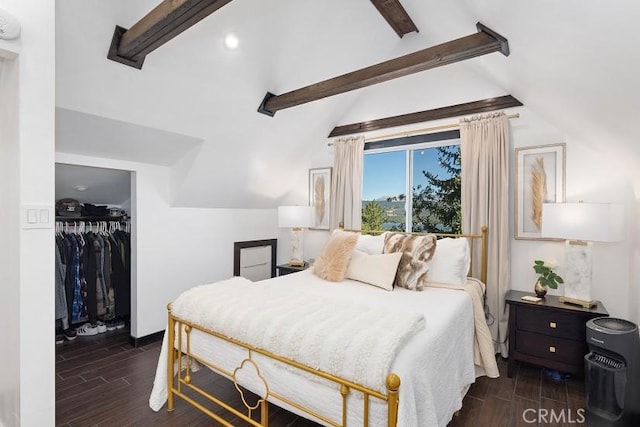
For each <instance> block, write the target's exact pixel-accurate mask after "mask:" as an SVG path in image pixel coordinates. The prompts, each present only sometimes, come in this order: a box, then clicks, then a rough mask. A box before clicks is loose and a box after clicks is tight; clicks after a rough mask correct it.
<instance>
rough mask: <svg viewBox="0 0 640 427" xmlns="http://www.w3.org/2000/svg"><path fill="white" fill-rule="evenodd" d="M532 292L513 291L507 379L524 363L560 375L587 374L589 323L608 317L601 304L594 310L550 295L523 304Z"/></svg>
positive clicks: (510, 311) (507, 299)
mask: <svg viewBox="0 0 640 427" xmlns="http://www.w3.org/2000/svg"><path fill="white" fill-rule="evenodd" d="M525 295H531V296H535V294H533V293H531V292H521V291H514V290H511V291H509V293H508V294H507V297H506V302H507V304H508V305H509V365H508V370H507V376H509V377H512V376H513V374H515V370H516V362H517V361H522V362H527V363H531V364H534V365H538V366H542V367H545V368H549V369H555V370H557V371H560V372H571V373H573V374H576V375H580V376H581V375H583V374H584V360H583V358H584V355H585V354H587V352H588V348H587V341H586V326H585V325H586V323H587V321H588V320H589V319H592V318H594V317H601V316H608V315H609V313H608V312H607V310H606V309H605V308H604V306H603V305H602V303H601V302H600V301H598V302H597V305H596V306H594V307H592V308H591V309H585V308H582V307H580V306H575V305H569V304H564V303H561V302H559V301H558V297H557V296H553V295H547V296H545V297H544V298H543V299H542V301H540V302H535V303H531V302H527V301H523V300H522V299H521V297H523V296H525Z"/></svg>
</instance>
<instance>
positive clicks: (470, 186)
mask: <svg viewBox="0 0 640 427" xmlns="http://www.w3.org/2000/svg"><path fill="white" fill-rule="evenodd" d="M460 141H461V143H460V151H461V162H462V173H461V175H462V177H461V178H462V189H461V193H462V194H461V199H462V230H463V231H464V232H466V233H478V232H479V231H480V227H482V226H483V225H486V226H487V227H489V230H488V242H487V243H488V253H487V256H488V260H489V261H488V269H487V283H486V285H487V308H488V310H489V317H488V320H487V323H489V329H490V330H491V335H492V337H493V341H494V345H495V350H496V352H500V353H501V354H502V356H503V357H507V356H508V347H507V338H508V334H507V323H508V311H507V308H506V304H505V296H506V294H507V291H508V290H509V119H508V117H507V116H506V115H505V114H504V113H498V114H493V115H491V116H484V117H473V118H471V119H469V120H462V121H461V122H460ZM477 249H479V248H477ZM478 252H479V251H478ZM476 255H479V253H478V254H474V259H480V258H479V257H478V258H476ZM475 264H476V265H474V267H478V268H479V265H477V263H475ZM476 277H477V276H476Z"/></svg>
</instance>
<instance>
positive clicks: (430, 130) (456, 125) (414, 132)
mask: <svg viewBox="0 0 640 427" xmlns="http://www.w3.org/2000/svg"><path fill="white" fill-rule="evenodd" d="M519 117H520V114H517V113H516V114H509V115H507V118H508V119H517V118H519ZM452 129H460V123H448V124H445V125H439V126H431V127H426V128H421V129H414V130H408V131H404V132H395V133H387V134H384V135H378V136H373V137H371V138H365V140H364V143H365V144H366V143H367V142H373V141H380V140H383V139H392V138H396V137H406V136H412V135H424V134H427V133H433V132H436V131H441V130H452ZM347 138H348V137H347ZM327 144H328V145H329V146H331V145H333V142H328V143H327Z"/></svg>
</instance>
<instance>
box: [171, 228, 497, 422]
mask: <svg viewBox="0 0 640 427" xmlns="http://www.w3.org/2000/svg"><path fill="white" fill-rule="evenodd" d="M348 231H354V230H348ZM358 232H360V230H358ZM362 233H368V234H379V233H382V232H371V231H363V232H362ZM407 234H409V233H407ZM411 234H426V233H411ZM434 234H436V236H438V237H439V238H440V237H466V238H468V239H469V247H470V253H471V268H470V272H471V271H473V258H474V256H473V254H474V242H475V241H476V240H480V245H481V246H480V247H481V266H480V280H482V282H483V283H486V276H487V227H482V229H481V233H480V234H437V233H434ZM167 310H168V320H169V323H168V337H167V338H168V343H169V345H171V348H170V349H169V351H168V352H167V353H168V361H167V362H168V363H167V384H168V399H167V408H168V410H169V411H173V410H174V405H175V402H174V400H175V397H176V396H177V397H180V398H182V399H183V400H185V401H186V402H188V403H189V404H191V405H192V406H194V407H196V408H197V409H199V410H200V411H202V412H204V413H205V414H207V415H208V416H209V417H211V418H213V419H214V420H216V421H217V422H219V423H220V424H222V425H223V426H227V427H233V424H231V423H229V422H228V421H226V420H225V419H223V418H222V417H221V416H220V415H218V414H216V413H215V412H213V411H212V410H210V409H209V408H207V407H206V406H205V405H203V404H202V403H200V402H198V401H196V400H195V399H194V398H192V397H191V396H190V395H188V394H187V393H186V392H187V391H189V390H192V391H194V392H195V393H196V394H198V395H200V396H202V397H204V398H206V399H207V400H208V401H210V402H211V403H214V404H216V405H218V406H220V407H221V408H223V409H225V410H226V411H228V412H229V413H231V414H233V415H235V416H237V417H238V418H240V419H242V420H243V421H245V422H246V423H248V424H250V425H252V426H256V427H261V426H262V427H267V426H268V425H269V407H268V402H267V401H268V399H269V398H274V399H277V400H279V401H280V402H284V403H286V404H288V405H290V406H291V407H293V408H296V409H297V410H299V411H301V412H304V413H306V414H308V415H311V416H312V417H315V418H316V419H318V420H321V421H322V422H324V423H326V424H328V425H330V426H334V427H346V425H347V397H348V395H349V393H351V392H358V393H361V394H362V396H363V399H362V400H363V404H362V406H363V408H362V411H363V412H362V414H363V415H362V419H363V425H364V426H365V427H366V426H368V425H369V400H370V398H374V399H378V400H380V401H383V402H384V401H386V402H387V426H388V427H396V426H397V418H398V406H399V399H398V393H399V388H400V377H399V376H398V375H396V374H394V373H390V374H388V375H387V378H386V381H385V384H386V389H387V393H386V394H382V393H380V392H378V391H376V390H372V389H369V388H366V387H363V386H361V385H359V384H356V383H353V382H351V381H349V380H346V379H344V378H340V377H337V376H334V375H331V374H328V373H326V372H322V371H319V370H316V369H313V368H310V367H308V366H305V365H303V364H301V363H298V362H296V361H294V360H290V359H287V358H284V357H281V356H279V355H277V354H274V353H271V352H268V351H265V350H262V349H260V348H257V347H254V346H252V345H250V344H247V343H244V342H241V341H238V340H236V339H234V338H230V337H226V336H224V335H222V334H220V333H218V332H216V331H213V330H211V329H207V328H204V327H202V326H199V325H197V324H194V323H191V322H187V321H185V320H182V319H180V318H178V317H176V316H174V315H173V314H172V313H171V303H169V304H168V305H167ZM177 330H178V331H179V330H182V331H183V333H180V334H178V336H177V340H178V349H182V351H180V350H178V349H176V348H174V343H175V340H176V331H177ZM193 330H198V331H201V332H204V333H205V334H208V335H211V336H214V337H217V338H219V339H221V340H224V341H226V342H228V343H231V344H233V345H235V346H237V347H240V348H243V349H245V350H246V351H247V356H246V358H245V359H244V360H243V361H242V362H241V363H240V365H239V366H238V367H236V368H235V369H234V370H233V371H229V370H227V369H224V368H222V367H221V366H218V365H216V364H214V363H212V362H209V361H206V360H203V359H202V358H200V357H197V356H196V355H194V354H193V353H192V352H191V332H192V331H193ZM254 354H260V355H263V356H266V357H267V358H269V359H272V360H276V361H278V362H281V363H283V364H285V365H288V366H290V367H293V368H295V369H299V370H301V371H304V372H307V373H309V374H312V375H315V376H317V377H321V378H324V379H325V380H328V381H330V382H332V383H334V384H337V385H338V386H339V392H340V394H341V396H342V420H341V421H340V422H337V421H335V420H331V419H328V418H327V417H325V416H323V415H322V414H319V413H317V412H316V411H314V410H312V409H309V408H306V407H304V406H303V405H301V404H299V403H297V402H295V401H293V400H291V399H290V398H288V397H286V396H283V395H281V394H279V393H275V392H273V391H272V390H270V389H269V385H268V384H267V381H266V380H265V378H264V377H263V376H262V374H261V373H260V368H259V366H258V365H257V363H256V361H255V360H254V359H253V355H254ZM193 361H196V362H198V363H200V364H202V365H204V366H207V367H209V368H211V369H213V370H214V371H216V372H218V373H222V374H224V375H226V376H227V377H228V378H230V379H231V381H232V382H233V384H234V385H235V387H236V390H237V391H238V393H239V394H240V397H241V400H242V403H243V405H244V406H245V408H246V410H247V413H246V414H245V413H242V412H240V411H238V410H237V409H235V408H233V407H231V406H230V405H228V404H227V403H225V402H223V401H222V400H220V399H219V398H217V397H215V396H214V395H212V394H209V393H207V392H206V391H204V390H203V389H202V388H200V387H198V386H196V385H195V384H193V383H192V376H191V374H192V372H193V371H192V366H193V365H194V363H193ZM246 364H251V365H253V367H254V368H255V370H256V372H257V375H258V377H259V378H260V379H261V380H262V382H263V383H264V386H265V390H266V395H265V396H259V399H258V401H257V403H256V404H255V405H250V404H249V403H248V402H247V401H246V399H245V397H244V394H243V392H242V391H241V390H240V384H238V382H237V381H236V373H237V372H238V371H239V370H240V369H242V368H243V367H244V366H245V365H246ZM175 365H177V369H176V366H175ZM257 409H260V421H256V420H254V419H253V418H252V417H251V415H252V413H253V411H255V410H257Z"/></svg>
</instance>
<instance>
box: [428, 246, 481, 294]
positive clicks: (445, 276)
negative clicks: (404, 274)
mask: <svg viewBox="0 0 640 427" xmlns="http://www.w3.org/2000/svg"><path fill="white" fill-rule="evenodd" d="M470 265H471V254H470V251H469V242H468V241H467V239H466V238H465V237H460V238H456V239H452V238H450V237H447V238H444V239H439V240H438V244H437V245H436V251H435V253H434V254H433V258H431V261H429V273H428V274H427V285H435V286H437V285H450V286H452V287H460V286H464V285H465V284H466V283H467V274H468V273H469V267H470Z"/></svg>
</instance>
